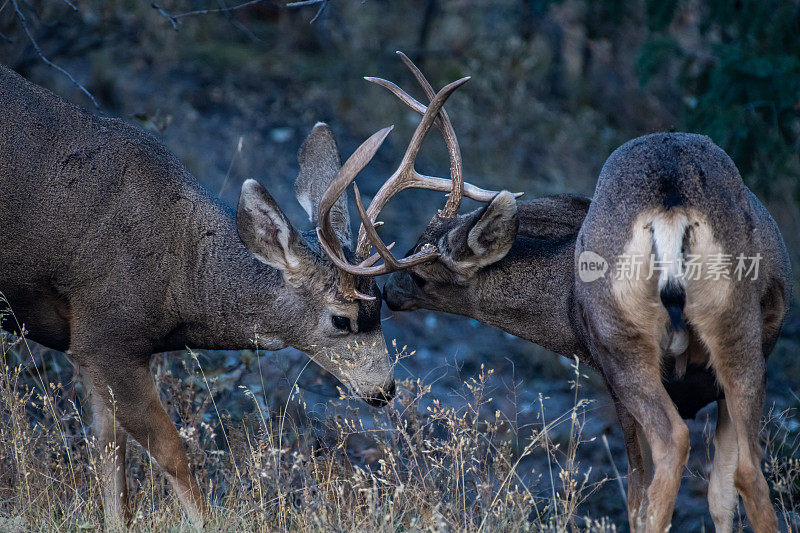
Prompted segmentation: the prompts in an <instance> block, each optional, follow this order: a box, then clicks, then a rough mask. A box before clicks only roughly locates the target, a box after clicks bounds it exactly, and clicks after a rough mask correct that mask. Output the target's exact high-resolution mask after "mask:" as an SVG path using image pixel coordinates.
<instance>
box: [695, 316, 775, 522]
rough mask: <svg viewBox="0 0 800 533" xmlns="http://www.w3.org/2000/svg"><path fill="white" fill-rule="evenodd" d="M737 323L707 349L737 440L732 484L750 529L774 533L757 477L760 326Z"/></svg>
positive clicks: (761, 392)
mask: <svg viewBox="0 0 800 533" xmlns="http://www.w3.org/2000/svg"><path fill="white" fill-rule="evenodd" d="M737 322H738V324H739V326H738V328H732V327H726V328H724V330H722V331H725V335H719V336H718V337H716V338H710V339H709V341H707V343H708V344H709V347H710V348H711V350H710V351H711V362H712V365H713V367H714V370H715V371H716V373H717V379H718V380H719V382H720V384H721V385H722V389H723V390H724V392H725V404H726V407H727V411H728V413H729V415H730V419H731V422H732V425H733V432H734V433H735V435H736V445H737V452H738V460H737V463H736V469H735V471H734V475H733V484H734V486H735V487H736V489H738V491H739V494H741V496H742V500H743V502H744V507H745V510H746V511H747V517H748V518H749V520H750V523H751V524H752V526H753V529H754V530H755V531H756V532H758V533H761V532H772V531H777V530H778V520H777V517H776V515H775V510H774V509H773V507H772V503H771V502H770V498H769V486H768V485H767V480H766V479H765V478H764V474H763V472H762V471H761V456H762V449H761V443H760V441H759V436H758V430H759V426H760V422H761V413H762V410H763V408H764V392H765V391H764V389H765V381H764V380H765V377H766V369H765V361H764V355H763V353H762V347H761V331H760V322H759V321H757V320H750V319H749V318H748V317H746V316H745V317H742V316H740V317H738V318H737ZM734 335H735V336H734ZM726 337H727V338H726Z"/></svg>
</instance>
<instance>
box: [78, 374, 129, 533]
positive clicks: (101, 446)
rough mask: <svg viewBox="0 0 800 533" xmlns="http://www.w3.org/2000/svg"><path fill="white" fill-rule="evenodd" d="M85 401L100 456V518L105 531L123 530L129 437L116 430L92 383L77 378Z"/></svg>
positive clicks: (126, 498)
mask: <svg viewBox="0 0 800 533" xmlns="http://www.w3.org/2000/svg"><path fill="white" fill-rule="evenodd" d="M79 378H80V379H81V383H82V384H83V387H84V392H85V394H86V399H87V400H88V401H89V404H90V405H91V408H92V433H93V434H94V437H95V438H96V439H97V449H98V451H99V452H100V482H101V483H102V486H103V487H102V490H103V515H104V518H105V524H106V529H108V530H111V531H118V530H124V529H125V526H126V524H127V523H128V522H129V520H130V508H129V507H128V480H127V476H126V473H125V451H126V448H127V440H128V435H127V433H125V431H124V430H123V429H122V428H121V427H120V426H119V424H118V423H117V420H116V418H115V416H114V412H113V411H112V410H111V409H109V408H108V405H107V403H106V402H105V401H104V400H103V397H102V395H100V394H98V393H97V391H95V390H94V387H93V386H92V380H91V379H87V378H86V376H83V375H80V374H79Z"/></svg>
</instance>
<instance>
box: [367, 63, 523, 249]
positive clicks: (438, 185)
mask: <svg viewBox="0 0 800 533" xmlns="http://www.w3.org/2000/svg"><path fill="white" fill-rule="evenodd" d="M364 79H365V80H367V81H369V82H372V83H374V84H376V85H380V86H381V87H385V88H386V89H388V90H389V91H390V92H391V93H392V94H394V95H395V96H396V97H397V98H398V99H399V100H400V101H401V102H403V103H404V104H406V105H407V106H408V107H410V108H411V109H413V110H414V111H416V112H417V113H419V114H420V115H423V114H425V110H426V109H427V108H426V107H425V106H424V105H422V104H421V103H420V102H419V101H417V99H416V98H414V97H413V96H410V95H409V94H408V93H406V92H405V91H404V90H403V89H401V88H400V87H398V86H397V85H395V84H394V83H392V82H390V81H388V80H384V79H383V78H371V77H365V78H364ZM434 124H436V126H437V127H438V128H440V129H441V113H440V114H439V115H438V116H437V117H436V120H435V121H434ZM409 183H410V185H408V187H406V188H409V187H424V188H425V189H430V190H432V191H437V192H450V191H451V190H452V188H453V182H452V181H451V180H449V179H446V178H435V177H432V176H425V175H424V174H420V175H419V176H418V177H415V178H414V180H410V181H409ZM499 192H500V191H490V190H487V189H481V188H480V187H476V186H475V185H472V184H471V183H469V182H464V196H466V197H467V198H470V199H472V200H475V201H478V202H490V201H491V200H492V198H494V197H495V196H496V195H497V194H498V193H499ZM523 194H525V193H521V192H518V193H514V197H515V198H519V197H520V196H522V195H523ZM359 240H360V239H359Z"/></svg>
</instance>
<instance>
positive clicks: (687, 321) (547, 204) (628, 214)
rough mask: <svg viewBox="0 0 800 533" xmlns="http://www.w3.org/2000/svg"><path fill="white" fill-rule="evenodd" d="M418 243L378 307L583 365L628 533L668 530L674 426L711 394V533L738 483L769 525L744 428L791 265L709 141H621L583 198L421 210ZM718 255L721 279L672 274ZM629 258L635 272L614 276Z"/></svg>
mask: <svg viewBox="0 0 800 533" xmlns="http://www.w3.org/2000/svg"><path fill="white" fill-rule="evenodd" d="M431 244H433V245H435V246H436V247H437V248H438V249H439V250H440V251H441V255H440V257H438V258H437V259H436V260H435V261H432V262H429V263H427V264H424V265H418V266H415V267H413V268H412V269H410V270H408V271H404V272H398V273H395V274H393V275H392V276H391V277H390V278H389V280H388V281H387V283H386V286H385V287H384V297H385V299H386V302H387V304H388V305H389V307H390V308H392V309H394V310H405V311H408V310H413V309H418V308H425V309H433V310H438V311H443V312H449V313H456V314H461V315H465V316H469V317H472V318H475V319H477V320H480V321H482V322H484V323H487V324H490V325H493V326H496V327H498V328H501V329H503V330H505V331H507V332H509V333H512V334H514V335H517V336H519V337H522V338H524V339H527V340H530V341H532V342H535V343H537V344H540V345H542V346H544V347H546V348H548V349H550V350H553V351H555V352H557V353H560V354H563V355H565V356H567V357H572V356H575V355H577V356H578V357H580V358H581V359H582V360H583V361H584V362H586V363H588V364H589V366H591V367H593V368H594V369H595V370H597V371H598V372H599V373H600V374H601V375H602V376H603V377H604V379H605V381H606V383H607V385H608V389H609V392H610V394H611V397H612V399H613V401H614V404H615V406H616V410H617V414H618V418H619V421H620V425H621V427H622V429H623V432H624V436H625V442H626V446H627V451H628V459H629V460H628V466H629V480H628V483H629V484H628V510H629V518H630V522H631V527H632V528H633V529H645V530H647V531H659V532H661V531H664V530H665V528H667V527H668V525H669V523H670V519H671V516H672V510H673V506H674V502H675V498H676V495H677V491H678V487H679V485H680V477H681V471H682V469H683V466H684V465H685V463H686V459H687V457H688V451H689V437H688V430H687V428H686V425H685V423H684V422H683V420H682V418H687V417H693V416H694V415H695V414H696V413H697V411H698V410H699V409H700V408H702V407H703V406H705V405H706V404H708V403H710V402H712V401H715V400H716V401H717V404H718V413H719V414H718V422H717V429H716V436H715V455H714V468H713V472H712V475H711V480H710V485H709V505H710V509H711V514H712V517H713V519H714V523H715V525H716V527H717V530H718V531H730V530H731V527H732V517H733V509H734V507H735V505H736V501H737V500H736V497H737V496H736V495H737V490H738V492H739V493H740V494H741V495H742V498H743V500H744V504H745V508H746V510H747V515H748V517H749V518H750V521H751V523H752V524H753V526H754V528H755V529H756V530H757V531H774V530H776V528H777V522H776V517H775V513H774V511H773V508H772V506H771V504H770V501H769V493H768V488H767V484H766V481H765V479H764V476H763V474H762V472H761V468H760V457H761V450H760V444H759V441H758V428H759V417H760V415H761V411H762V407H763V401H764V380H765V364H764V360H765V358H766V356H767V355H768V354H769V353H770V351H771V350H772V348H773V347H774V345H775V342H776V340H777V336H778V333H779V330H780V327H781V325H782V322H783V320H784V317H785V315H786V311H787V307H788V305H789V302H790V299H791V295H790V291H791V273H790V265H789V259H788V254H787V252H786V248H785V245H784V243H783V240H782V238H781V235H780V232H779V230H778V228H777V227H776V225H775V223H774V221H773V220H772V218H771V217H770V215H769V213H768V212H767V211H766V209H765V208H764V207H763V205H762V204H761V203H760V202H759V201H758V199H757V198H756V197H755V196H754V195H753V194H752V193H751V192H750V191H749V190H748V189H747V187H746V186H745V185H744V183H743V182H742V179H741V177H740V176H739V173H738V171H737V169H736V167H735V166H734V164H733V162H732V161H731V160H730V158H729V157H728V156H727V155H726V154H725V153H724V152H723V151H722V150H721V149H720V148H719V147H717V146H716V145H714V144H713V143H712V142H711V141H710V140H709V139H708V138H707V137H704V136H700V135H691V134H683V133H675V134H667V133H664V134H654V135H649V136H645V137H641V138H638V139H634V140H632V141H630V142H628V143H626V144H625V145H623V146H622V147H620V148H619V149H618V150H616V151H615V152H614V153H613V154H612V155H611V156H610V157H609V159H608V161H607V162H606V164H605V166H604V167H603V170H602V172H601V175H600V178H599V180H598V184H597V190H596V193H595V196H594V197H593V198H592V200H591V202H590V201H589V199H586V198H581V197H576V196H570V195H563V196H557V197H551V198H541V199H537V200H533V201H531V202H516V201H515V200H514V197H513V196H512V195H511V194H510V193H507V192H503V193H500V194H499V195H497V196H496V197H495V199H494V200H493V201H492V202H491V203H489V204H488V205H487V206H486V207H483V208H481V209H478V210H476V211H474V212H472V213H469V214H466V215H461V216H459V217H457V218H449V219H443V218H441V217H434V219H433V220H432V221H431V222H430V224H429V225H428V227H427V228H426V230H425V232H424V233H423V235H422V236H421V237H420V239H419V240H418V242H417V244H416V245H415V247H414V248H412V250H411V252H414V251H416V250H419V249H420V248H421V247H423V246H425V245H428V246H430V245H431ZM585 252H587V253H588V252H591V253H592V254H594V255H589V256H588V257H589V258H590V259H591V258H597V257H599V259H601V260H603V261H605V262H606V272H605V274H604V275H603V276H601V277H599V278H596V279H593V280H591V281H583V280H582V279H581V276H580V275H579V274H580V272H579V271H580V269H581V267H582V263H583V262H584V261H585V260H586V257H587V256H586V255H583V254H584V253H585ZM718 255H722V256H724V257H726V258H730V260H731V263H732V264H731V265H729V271H728V278H729V279H724V278H723V279H719V280H716V279H713V276H712V279H706V275H707V274H708V272H706V271H703V272H702V273H701V279H699V280H694V279H691V277H690V276H688V275H687V273H688V272H682V269H683V268H685V267H686V265H687V264H688V263H689V262H690V261H696V262H700V263H702V264H706V265H708V264H710V263H712V262H713V261H714V260H719V257H717V256H718ZM632 256H638V257H639V259H640V261H642V262H643V263H644V265H642V266H641V270H640V272H639V273H638V275H635V276H633V277H631V278H630V279H628V277H627V276H622V277H619V276H618V275H617V273H618V271H619V270H621V264H622V262H623V261H625V260H626V257H632ZM651 256H652V257H653V259H654V260H655V261H656V263H653V264H654V265H658V266H659V268H658V269H656V268H655V266H654V268H653V269H652V271H651V270H650V257H651ZM738 256H744V257H745V258H753V257H758V258H759V260H758V264H759V271H758V273H757V276H756V278H755V279H753V277H752V276H753V275H752V273H750V274H749V275H748V276H745V277H743V278H742V279H741V280H740V279H737V276H736V271H735V268H736V264H737V259H736V258H737V257H738ZM587 279H589V278H587Z"/></svg>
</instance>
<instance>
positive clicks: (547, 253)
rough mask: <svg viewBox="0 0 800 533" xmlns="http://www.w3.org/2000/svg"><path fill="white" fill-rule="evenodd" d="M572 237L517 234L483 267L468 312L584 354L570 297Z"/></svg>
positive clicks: (559, 350) (558, 348)
mask: <svg viewBox="0 0 800 533" xmlns="http://www.w3.org/2000/svg"><path fill="white" fill-rule="evenodd" d="M574 251H575V236H568V237H560V238H550V239H537V238H529V237H526V236H518V237H517V239H516V240H515V241H514V244H513V246H512V248H511V250H510V251H509V253H508V255H506V257H505V258H503V259H502V260H501V261H498V262H497V263H495V264H493V265H490V266H489V267H486V268H484V269H483V270H481V271H480V272H479V273H478V274H477V275H476V277H475V278H474V281H473V287H476V289H475V290H473V291H470V292H471V294H472V295H473V298H472V302H471V305H470V307H471V312H470V316H473V317H474V318H476V319H477V320H479V321H481V322H484V323H486V324H489V325H492V326H495V327H497V328H500V329H502V330H504V331H506V332H508V333H510V334H512V335H515V336H517V337H520V338H523V339H525V340H528V341H530V342H533V343H535V344H538V345H540V346H542V347H544V348H547V349H548V350H551V351H553V352H556V353H559V354H561V355H564V356H566V357H572V356H573V355H577V356H579V357H581V358H582V359H585V358H586V357H587V356H588V349H587V348H586V343H585V342H584V338H583V335H582V333H581V331H582V330H581V327H580V324H581V322H580V320H578V318H579V317H578V313H577V310H576V308H575V304H574V299H573V287H574V283H575V281H574V266H573V265H574Z"/></svg>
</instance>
